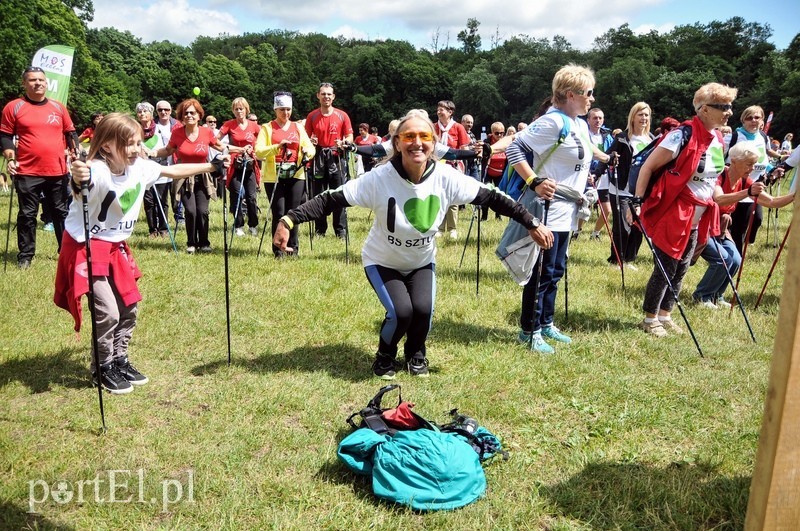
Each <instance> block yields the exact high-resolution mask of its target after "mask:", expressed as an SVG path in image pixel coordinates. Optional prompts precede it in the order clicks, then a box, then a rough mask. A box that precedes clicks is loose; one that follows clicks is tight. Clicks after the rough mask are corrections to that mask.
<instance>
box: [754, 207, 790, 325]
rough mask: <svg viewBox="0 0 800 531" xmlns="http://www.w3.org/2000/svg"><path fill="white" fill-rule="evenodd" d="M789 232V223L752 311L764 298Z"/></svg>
mask: <svg viewBox="0 0 800 531" xmlns="http://www.w3.org/2000/svg"><path fill="white" fill-rule="evenodd" d="M791 230H792V224H791V223H789V226H788V227H786V234H784V235H783V241H781V246H780V247H779V248H778V253H777V254H776V255H775V260H773V261H772V267H770V268H769V273H768V274H767V280H765V281H764V287H763V288H761V293H759V295H758V300H757V301H756V305H755V306H753V309H754V310H757V309H758V305H759V304H761V298H762V297H763V296H764V292H765V291H766V290H767V284H769V280H770V279H771V278H772V272H773V271H775V266H776V265H778V260H779V259H780V257H781V253H782V252H783V248H784V246H785V245H786V239H787V238H788V237H789V231H791Z"/></svg>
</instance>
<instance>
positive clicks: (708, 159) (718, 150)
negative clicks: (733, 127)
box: [658, 128, 725, 228]
mask: <svg viewBox="0 0 800 531" xmlns="http://www.w3.org/2000/svg"><path fill="white" fill-rule="evenodd" d="M712 136H713V139H712V140H711V144H709V146H708V149H707V150H706V152H705V153H703V155H702V156H701V157H700V162H699V163H698V164H697V170H695V172H694V174H693V175H692V178H691V179H689V182H688V183H687V184H686V186H688V187H689V190H691V192H692V194H694V196H695V197H696V198H697V199H699V200H700V201H707V200H709V199H711V198H712V197H713V196H714V188H715V187H716V185H717V177H718V176H719V174H720V173H722V170H724V169H725V155H724V149H725V146H723V144H722V142H720V140H719V137H718V136H717V134H716V133H712ZM682 142H683V132H682V131H681V130H680V128H675V129H673V130H672V131H670V132H669V133H667V136H666V137H665V138H664V140H662V141H661V143H660V144H659V145H658V147H659V148H662V147H663V148H664V149H668V150H670V151H671V152H672V159H673V160H675V159H676V158H677V157H678V154H679V153H680V150H681V143H682ZM684 147H685V146H684ZM668 175H669V174H668V173H667V174H665V177H666V176H668ZM705 210H706V207H701V206H698V207H695V209H694V219H693V220H692V228H695V227H697V224H698V223H699V221H700V218H701V217H702V215H703V212H705Z"/></svg>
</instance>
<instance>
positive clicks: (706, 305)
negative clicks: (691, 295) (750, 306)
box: [700, 301, 730, 310]
mask: <svg viewBox="0 0 800 531" xmlns="http://www.w3.org/2000/svg"><path fill="white" fill-rule="evenodd" d="M700 306H702V307H703V308H707V309H709V310H718V309H719V307H718V306H717V305H716V304H714V303H713V302H711V301H700ZM728 306H730V304H729V305H728Z"/></svg>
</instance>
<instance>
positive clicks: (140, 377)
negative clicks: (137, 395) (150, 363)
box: [117, 358, 150, 385]
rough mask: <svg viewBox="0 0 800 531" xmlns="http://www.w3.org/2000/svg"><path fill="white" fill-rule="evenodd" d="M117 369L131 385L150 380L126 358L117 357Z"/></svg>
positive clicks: (141, 383)
mask: <svg viewBox="0 0 800 531" xmlns="http://www.w3.org/2000/svg"><path fill="white" fill-rule="evenodd" d="M117 369H119V373H120V374H121V375H122V377H123V378H125V379H126V380H128V381H129V382H130V383H131V384H132V385H144V384H146V383H147V382H149V381H150V379H149V378H148V377H147V376H145V375H144V374H142V373H140V372H139V371H138V370H136V367H134V366H133V365H131V362H130V361H128V358H120V359H118V360H117Z"/></svg>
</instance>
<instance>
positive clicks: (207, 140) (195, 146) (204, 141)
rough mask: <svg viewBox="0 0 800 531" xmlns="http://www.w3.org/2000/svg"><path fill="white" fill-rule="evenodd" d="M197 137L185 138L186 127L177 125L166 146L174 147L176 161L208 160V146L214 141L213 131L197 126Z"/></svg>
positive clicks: (201, 161)
mask: <svg viewBox="0 0 800 531" xmlns="http://www.w3.org/2000/svg"><path fill="white" fill-rule="evenodd" d="M197 130H198V131H199V133H198V135H197V138H196V139H195V140H194V141H191V140H189V139H188V138H186V129H185V128H184V127H177V128H175V129H173V130H172V136H171V137H170V139H169V144H167V146H169V147H173V148H175V149H176V150H177V151H175V154H176V155H177V156H178V162H184V163H185V162H199V163H203V162H208V147H209V146H210V145H212V144H215V143H216V139H215V138H214V131H212V130H211V129H210V128H208V127H198V128H197Z"/></svg>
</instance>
